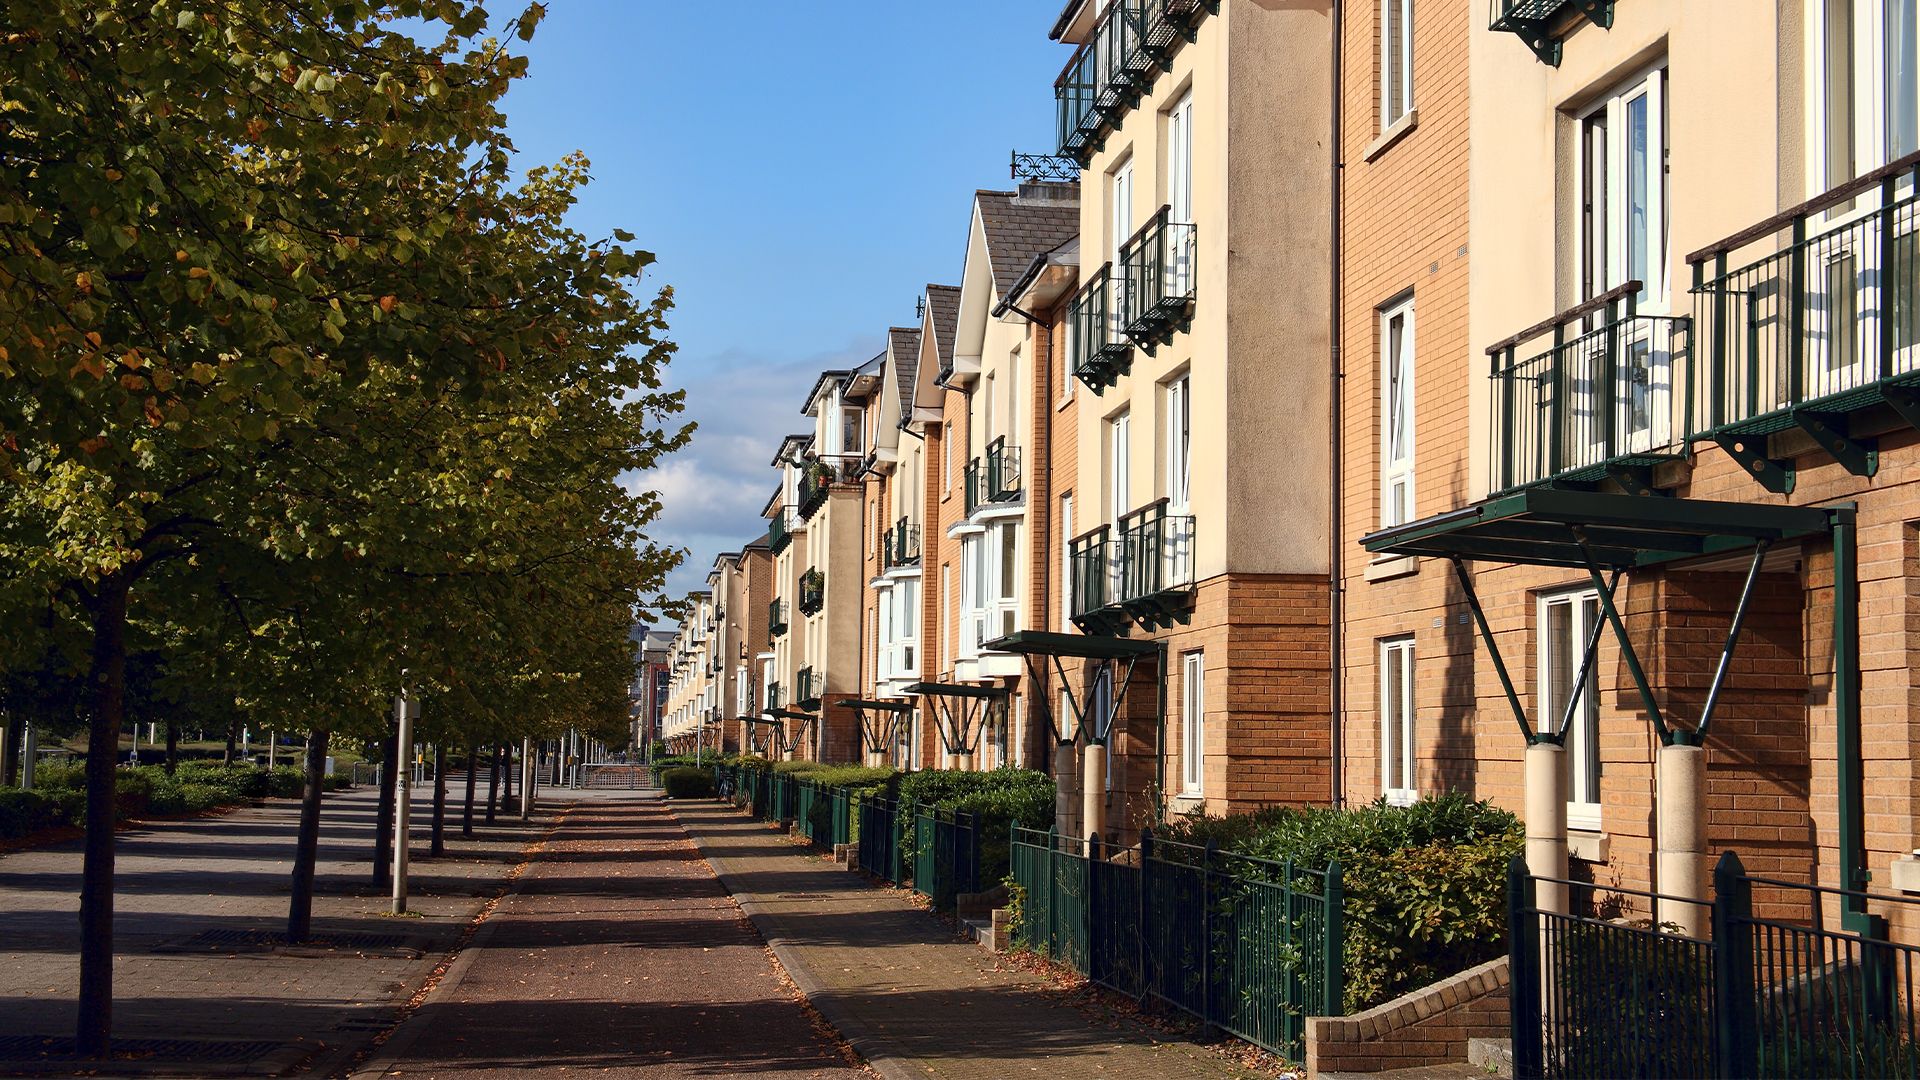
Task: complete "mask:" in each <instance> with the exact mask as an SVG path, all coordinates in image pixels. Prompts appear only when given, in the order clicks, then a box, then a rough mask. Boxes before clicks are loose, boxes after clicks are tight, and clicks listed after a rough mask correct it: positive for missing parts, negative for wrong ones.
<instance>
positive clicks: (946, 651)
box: [940, 563, 953, 671]
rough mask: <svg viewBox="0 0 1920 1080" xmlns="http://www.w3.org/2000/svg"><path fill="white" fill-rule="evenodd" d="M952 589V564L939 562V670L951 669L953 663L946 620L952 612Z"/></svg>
mask: <svg viewBox="0 0 1920 1080" xmlns="http://www.w3.org/2000/svg"><path fill="white" fill-rule="evenodd" d="M952 589H953V564H952V563H941V564H940V670H941V671H949V670H951V669H952V663H953V650H952V647H951V646H952V641H951V639H949V638H948V636H947V620H948V618H949V616H950V615H951V614H952V612H951V610H950V603H951V598H950V596H949V593H950V592H951V591H952Z"/></svg>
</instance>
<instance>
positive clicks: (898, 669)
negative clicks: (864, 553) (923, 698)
mask: <svg viewBox="0 0 1920 1080" xmlns="http://www.w3.org/2000/svg"><path fill="white" fill-rule="evenodd" d="M893 604H894V616H893V647H894V661H895V663H894V669H893V670H894V674H895V675H897V676H899V677H902V678H904V677H908V676H911V675H913V674H914V672H915V671H917V670H918V669H919V666H920V656H919V653H920V579H919V578H917V577H910V578H903V579H902V580H901V581H900V583H899V584H897V585H895V586H894V587H893Z"/></svg>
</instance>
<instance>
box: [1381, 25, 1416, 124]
mask: <svg viewBox="0 0 1920 1080" xmlns="http://www.w3.org/2000/svg"><path fill="white" fill-rule="evenodd" d="M1396 80H1397V81H1398V85H1397V86H1396V85H1395V82H1396ZM1412 111H1413V0H1380V130H1382V131H1385V130H1386V129H1387V128H1390V127H1392V126H1393V125H1394V124H1396V123H1398V122H1399V121H1400V118H1401V117H1404V116H1406V115H1407V114H1408V113H1410V112H1412Z"/></svg>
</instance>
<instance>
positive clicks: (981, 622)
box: [960, 521, 1020, 656]
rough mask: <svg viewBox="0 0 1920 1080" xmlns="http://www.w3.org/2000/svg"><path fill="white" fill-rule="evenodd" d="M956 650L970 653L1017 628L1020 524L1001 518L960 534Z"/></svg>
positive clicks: (961, 652) (963, 654) (964, 654)
mask: <svg viewBox="0 0 1920 1080" xmlns="http://www.w3.org/2000/svg"><path fill="white" fill-rule="evenodd" d="M960 564H961V583H960V592H961V601H960V610H961V624H962V625H961V636H960V654H961V655H962V656H972V655H974V654H975V653H977V652H978V651H979V650H980V647H981V646H982V645H983V644H985V643H986V642H988V641H992V640H993V639H994V638H997V637H1004V636H1005V635H1007V634H1011V633H1013V632H1014V631H1015V630H1017V629H1019V595H1020V525H1019V523H1018V522H1014V521H1004V522H999V523H997V524H994V525H991V526H989V527H988V528H987V529H986V530H985V531H984V532H981V533H976V534H974V535H972V536H966V537H962V538H961V540H960Z"/></svg>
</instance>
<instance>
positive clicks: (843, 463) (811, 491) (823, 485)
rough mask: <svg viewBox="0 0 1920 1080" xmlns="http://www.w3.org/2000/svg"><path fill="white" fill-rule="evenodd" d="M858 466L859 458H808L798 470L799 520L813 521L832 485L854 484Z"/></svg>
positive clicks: (840, 455) (858, 472)
mask: <svg viewBox="0 0 1920 1080" xmlns="http://www.w3.org/2000/svg"><path fill="white" fill-rule="evenodd" d="M860 464H861V462H860V459H859V458H857V457H853V456H851V455H844V454H836V455H825V456H821V457H811V458H808V459H807V460H806V462H805V464H804V467H803V468H802V469H801V470H800V506H799V510H800V520H802V521H812V520H813V515H814V513H815V512H816V511H818V510H819V509H820V508H821V507H822V506H825V505H826V502H827V492H828V490H829V489H830V488H832V486H833V485H835V484H852V483H856V482H857V479H856V478H857V477H858V476H859V474H860Z"/></svg>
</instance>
